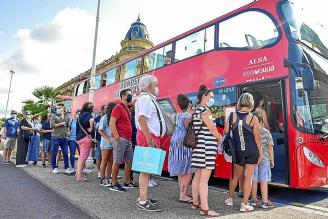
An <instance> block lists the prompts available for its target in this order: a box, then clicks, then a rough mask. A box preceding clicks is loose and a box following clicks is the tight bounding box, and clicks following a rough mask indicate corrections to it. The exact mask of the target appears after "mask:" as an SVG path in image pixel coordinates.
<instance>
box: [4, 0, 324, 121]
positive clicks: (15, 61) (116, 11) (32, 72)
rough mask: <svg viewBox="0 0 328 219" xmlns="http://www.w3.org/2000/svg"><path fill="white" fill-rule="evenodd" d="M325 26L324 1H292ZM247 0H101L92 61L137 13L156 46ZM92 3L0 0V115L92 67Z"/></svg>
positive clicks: (116, 46)
mask: <svg viewBox="0 0 328 219" xmlns="http://www.w3.org/2000/svg"><path fill="white" fill-rule="evenodd" d="M296 1H297V2H299V3H300V4H301V5H302V7H305V8H307V9H309V10H308V11H309V12H310V14H311V15H313V16H314V17H315V19H316V20H319V21H321V22H322V24H323V25H325V26H326V27H328V16H327V12H326V9H325V7H320V5H322V4H323V2H324V0H313V1H306V0H296ZM249 2H252V1H251V0H234V1H228V0H206V1H200V0H165V1H164V0H101V9H100V21H99V32H98V47H97V57H96V63H98V64H99V63H100V62H102V61H103V60H105V59H108V58H110V57H111V56H112V55H115V54H116V52H118V51H119V50H120V49H121V46H120V42H121V40H123V39H124V37H125V34H126V33H127V31H128V30H129V27H130V25H131V23H133V22H134V21H135V20H136V19H137V17H138V14H139V13H140V16H141V21H142V22H143V23H144V24H145V25H146V26H147V29H148V32H149V36H150V40H151V41H153V42H154V44H155V45H157V44H159V43H161V42H163V41H166V40H168V39H170V38H173V37H175V36H177V35H179V34H181V33H183V32H185V31H188V30H190V29H192V28H194V27H196V26H198V25H201V24H203V23H205V22H207V21H210V20H211V19H214V18H216V17H219V16H220V15H223V14H225V13H227V12H229V11H231V10H233V9H236V8H239V7H241V6H243V5H245V4H247V3H249ZM96 7H97V0H28V1H26V0H0V117H2V116H3V115H4V111H5V107H6V101H7V94H8V87H9V81H10V73H9V71H10V69H11V68H13V69H14V71H15V74H14V75H13V80H12V90H11V95H10V101H9V107H8V111H10V110H11V109H15V110H18V111H20V109H21V105H22V101H24V100H26V99H31V98H33V95H32V91H33V89H34V88H37V87H41V86H44V85H49V86H53V87H57V86H59V85H61V84H63V83H64V82H66V81H68V80H69V79H71V78H73V77H74V76H76V75H78V74H79V73H81V72H84V71H86V70H88V69H89V68H91V61H92V48H93V37H94V28H95V15H96Z"/></svg>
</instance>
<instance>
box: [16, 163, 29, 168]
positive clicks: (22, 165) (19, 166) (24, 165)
mask: <svg viewBox="0 0 328 219" xmlns="http://www.w3.org/2000/svg"><path fill="white" fill-rule="evenodd" d="M16 167H17V168H23V167H27V165H26V164H19V165H16Z"/></svg>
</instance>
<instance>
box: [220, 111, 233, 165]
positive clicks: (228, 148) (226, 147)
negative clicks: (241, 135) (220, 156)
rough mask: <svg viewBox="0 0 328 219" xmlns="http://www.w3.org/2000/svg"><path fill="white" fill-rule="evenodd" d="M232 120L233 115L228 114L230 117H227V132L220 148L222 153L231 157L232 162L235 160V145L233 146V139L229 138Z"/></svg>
mask: <svg viewBox="0 0 328 219" xmlns="http://www.w3.org/2000/svg"><path fill="white" fill-rule="evenodd" d="M232 120H233V113H230V115H229V132H228V134H227V135H225V138H224V140H223V142H222V146H223V151H224V153H225V154H227V155H228V156H231V157H232V161H234V160H235V145H234V141H233V139H232V138H231V136H230V132H231V127H232Z"/></svg>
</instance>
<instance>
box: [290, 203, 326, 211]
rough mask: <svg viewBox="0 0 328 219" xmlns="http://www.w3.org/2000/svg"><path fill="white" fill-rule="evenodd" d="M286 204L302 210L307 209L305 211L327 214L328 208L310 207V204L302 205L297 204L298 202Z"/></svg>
mask: <svg viewBox="0 0 328 219" xmlns="http://www.w3.org/2000/svg"><path fill="white" fill-rule="evenodd" d="M288 204H289V205H293V206H297V207H302V208H307V209H311V210H316V211H322V212H325V213H328V208H325V207H320V206H316V205H311V204H303V203H299V202H291V203H288Z"/></svg>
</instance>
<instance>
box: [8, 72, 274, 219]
mask: <svg viewBox="0 0 328 219" xmlns="http://www.w3.org/2000/svg"><path fill="white" fill-rule="evenodd" d="M139 86H140V91H141V93H140V94H139V96H138V97H137V99H136V102H135V103H134V104H132V102H133V100H132V99H133V98H132V93H131V90H130V89H125V90H122V91H121V92H120V102H110V103H108V105H107V106H102V113H101V116H100V117H98V118H94V117H93V114H92V113H93V111H94V106H93V104H92V103H91V102H87V103H85V104H84V105H83V107H82V109H81V110H79V111H77V112H76V117H74V118H71V119H69V118H68V116H67V115H66V113H65V110H64V106H63V105H62V104H59V105H58V106H57V111H56V114H55V115H49V116H48V117H45V118H43V119H42V125H41V124H40V122H39V117H35V118H34V120H33V121H34V122H30V121H32V120H31V117H30V114H29V113H28V112H25V114H24V115H25V118H24V119H23V120H22V121H21V122H20V123H19V124H18V123H17V121H16V120H15V112H14V111H13V112H12V118H11V119H10V121H9V120H8V122H7V123H6V124H7V125H6V126H7V127H9V126H10V127H17V128H16V129H15V130H16V131H15V132H10V133H9V132H8V133H7V136H6V137H8V139H9V138H17V139H18V142H17V143H18V147H17V155H16V164H17V165H18V166H19V165H24V164H26V161H28V160H35V157H33V156H30V155H29V154H30V151H35V150H38V148H34V146H33V145H34V143H33V142H34V141H35V142H36V145H37V142H38V141H39V142H40V133H41V134H42V135H43V158H42V162H43V163H42V165H44V166H45V165H46V164H45V162H46V156H47V155H48V159H49V157H51V166H52V169H53V170H52V172H53V173H54V174H56V173H58V172H59V170H58V163H57V162H56V156H57V153H58V148H59V147H60V148H61V151H62V153H63V159H64V168H65V173H67V174H72V173H74V172H75V153H76V150H78V152H79V158H78V161H77V167H76V181H77V182H85V181H88V178H87V177H86V176H85V175H84V173H83V168H84V166H85V161H86V160H87V159H88V156H89V154H90V152H91V150H92V149H93V148H94V147H95V148H96V151H95V153H98V155H96V160H98V164H99V165H97V166H98V171H99V174H98V177H99V178H100V185H101V186H104V187H109V188H110V190H112V191H118V192H126V190H127V189H134V188H139V196H138V199H137V207H138V208H139V209H140V210H145V211H152V212H157V211H161V210H162V209H161V207H160V203H159V201H158V200H156V199H153V198H150V193H149V189H148V188H149V187H150V186H151V185H153V184H152V183H151V180H152V176H151V174H149V173H143V172H140V173H139V183H138V184H139V186H137V185H135V183H134V180H133V172H132V170H131V166H132V162H133V155H134V147H133V146H134V145H138V146H141V147H155V148H156V147H157V148H159V147H161V143H163V142H161V139H163V137H164V136H165V133H166V130H167V128H168V127H167V124H166V123H165V119H164V117H165V115H164V113H165V112H164V111H163V110H161V107H160V105H159V104H158V102H157V101H156V99H157V97H158V94H159V89H158V81H157V78H156V77H155V76H152V75H147V76H144V77H142V78H141V79H140V84H139ZM197 100H198V101H197V103H196V105H195V106H193V104H192V102H191V100H190V99H189V98H188V97H187V96H186V95H182V94H180V95H178V96H177V103H178V106H179V108H180V111H181V113H179V114H178V115H177V116H176V126H175V131H174V133H173V135H172V137H171V139H170V148H169V154H168V161H169V162H168V170H169V173H170V175H171V176H175V177H178V182H179V191H178V194H179V197H178V198H177V199H178V200H177V201H179V202H181V203H186V204H190V208H191V209H194V210H199V212H200V214H201V215H204V216H209V217H213V216H219V213H218V212H215V211H213V210H210V209H211V208H210V206H209V203H208V192H209V191H208V181H209V178H210V176H211V174H212V171H213V169H215V161H216V156H217V150H218V144H220V143H222V141H223V140H222V139H223V138H224V137H222V135H221V134H220V133H219V131H218V129H217V127H216V125H215V123H214V121H215V120H214V118H213V116H212V114H211V111H210V108H211V107H212V106H213V105H214V104H215V97H214V94H213V92H212V91H211V89H209V88H207V87H206V86H204V85H201V86H200V88H199V92H198V95H197ZM262 104H263V99H262V98H258V99H256V101H255V103H254V98H253V95H252V94H250V93H243V94H242V95H241V96H240V97H239V100H238V103H237V107H236V112H234V113H232V115H231V116H232V119H231V124H230V121H229V120H228V118H225V121H226V122H225V126H224V133H223V134H224V135H225V136H228V135H230V136H231V138H232V139H233V145H234V150H233V153H234V157H235V159H234V160H233V176H232V178H231V180H230V183H229V197H228V198H227V200H226V201H225V204H226V205H227V206H233V205H234V192H235V189H236V187H237V185H238V182H239V187H240V191H242V198H243V199H242V203H241V206H240V211H241V212H249V211H252V210H254V206H258V205H259V206H261V207H262V208H269V207H272V203H271V202H270V201H269V199H268V185H267V184H268V182H269V181H270V177H271V173H270V168H273V166H274V155H273V140H272V137H271V134H270V132H269V131H268V127H267V126H268V123H267V119H266V114H265V112H263V110H262V109H261V106H262ZM16 114H17V113H16ZM13 121H14V122H13ZM9 124H10V125H9ZM95 124H96V125H95ZM191 125H192V126H193V128H194V130H195V134H196V137H197V144H196V146H195V147H194V148H190V147H187V146H185V145H184V143H183V142H184V138H185V136H186V131H187V129H188V127H189V126H191ZM18 128H19V129H20V132H19V133H18V135H17V129H18ZM8 129H9V128H8ZM10 130H12V129H10ZM67 133H69V136H67ZM97 135H98V136H99V137H98V139H97ZM32 139H35V140H32ZM133 139H135V140H133ZM11 141H12V140H11V139H9V140H7V142H8V143H7V144H6V145H7V146H6V150H5V152H4V158H5V162H7V161H8V159H7V158H8V156H10V152H11V149H10V148H12V146H11V143H9V142H11ZM134 141H135V142H134ZM31 142H32V143H31ZM30 145H32V146H30ZM68 148H69V151H70V157H68ZM31 153H32V152H31ZM8 154H9V155H8ZM34 155H35V154H34ZM31 157H32V158H33V159H32V158H31ZM69 158H70V159H69ZM36 161H37V159H36V160H35V162H36ZM69 161H70V164H71V168H70V167H69ZM121 164H124V167H125V177H124V184H123V185H121V184H119V183H118V173H119V167H120V165H121ZM258 183H259V185H260V189H261V197H260V198H259V199H258V196H257V190H258ZM260 199H261V201H260Z"/></svg>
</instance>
